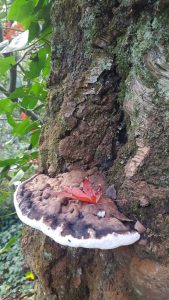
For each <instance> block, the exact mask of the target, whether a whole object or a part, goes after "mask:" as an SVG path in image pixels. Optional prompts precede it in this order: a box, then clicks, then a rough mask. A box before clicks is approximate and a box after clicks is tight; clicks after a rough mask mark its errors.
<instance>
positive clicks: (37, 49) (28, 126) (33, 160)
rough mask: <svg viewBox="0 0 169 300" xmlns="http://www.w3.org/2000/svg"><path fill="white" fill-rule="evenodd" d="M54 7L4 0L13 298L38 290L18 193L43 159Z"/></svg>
mask: <svg viewBox="0 0 169 300" xmlns="http://www.w3.org/2000/svg"><path fill="white" fill-rule="evenodd" d="M50 6H51V1H50V0H29V1H27V0H14V1H2V0H0V18H1V20H0V79H1V83H0V136H1V141H0V184H1V188H0V208H1V210H0V296H1V297H4V296H5V297H6V296H7V297H8V295H10V297H11V299H13V298H12V297H13V295H14V296H15V299H20V296H21V297H22V296H23V295H25V294H26V295H29V294H32V283H31V282H30V280H34V275H33V274H32V273H31V272H30V270H29V269H27V267H25V262H24V260H23V257H22V255H21V253H20V245H19V238H20V235H21V229H22V225H21V224H20V222H19V221H18V219H17V218H16V214H15V212H14V208H13V204H12V198H13V192H14V189H15V186H16V185H18V184H19V182H20V181H21V180H22V179H26V178H27V177H28V176H30V175H31V174H32V173H33V172H34V170H35V168H36V166H37V163H38V150H37V145H38V141H39V136H40V133H41V128H42V126H43V117H44V106H45V102H46V98H47V89H46V81H47V78H48V75H49V72H50V38H51V24H50V16H49V14H50ZM27 30H28V31H29V36H28V41H27V38H26V39H25V40H23V37H24V36H26V34H25V35H24V34H23V33H24V32H25V33H26V32H28V31H27ZM11 295H12V296H11Z"/></svg>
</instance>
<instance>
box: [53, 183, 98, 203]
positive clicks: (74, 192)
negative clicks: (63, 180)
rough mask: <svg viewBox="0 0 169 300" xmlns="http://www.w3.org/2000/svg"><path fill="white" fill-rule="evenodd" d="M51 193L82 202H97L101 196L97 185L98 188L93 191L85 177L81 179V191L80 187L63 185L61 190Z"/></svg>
mask: <svg viewBox="0 0 169 300" xmlns="http://www.w3.org/2000/svg"><path fill="white" fill-rule="evenodd" d="M53 195H54V196H61V197H65V198H69V199H73V200H79V201H82V202H88V203H97V202H98V201H99V199H100V198H101V196H102V190H101V187H100V186H99V188H98V190H97V191H94V190H93V188H92V185H91V183H90V181H89V179H88V178H85V179H84V180H83V191H82V190H81V189H80V188H75V187H69V186H64V188H63V191H61V192H54V193H53Z"/></svg>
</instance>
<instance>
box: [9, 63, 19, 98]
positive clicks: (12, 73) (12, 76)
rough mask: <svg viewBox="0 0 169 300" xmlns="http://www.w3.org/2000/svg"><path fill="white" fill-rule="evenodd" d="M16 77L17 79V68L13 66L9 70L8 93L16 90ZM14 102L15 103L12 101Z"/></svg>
mask: <svg viewBox="0 0 169 300" xmlns="http://www.w3.org/2000/svg"><path fill="white" fill-rule="evenodd" d="M16 77H17V66H16V65H13V66H12V67H11V68H10V83H9V93H12V92H14V91H15V89H16ZM14 102H16V101H14Z"/></svg>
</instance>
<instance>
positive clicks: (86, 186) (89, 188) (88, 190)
mask: <svg viewBox="0 0 169 300" xmlns="http://www.w3.org/2000/svg"><path fill="white" fill-rule="evenodd" d="M83 191H84V193H85V194H86V195H88V196H89V197H92V196H94V191H93V188H92V185H91V183H90V181H89V179H88V178H87V177H85V179H84V180H83Z"/></svg>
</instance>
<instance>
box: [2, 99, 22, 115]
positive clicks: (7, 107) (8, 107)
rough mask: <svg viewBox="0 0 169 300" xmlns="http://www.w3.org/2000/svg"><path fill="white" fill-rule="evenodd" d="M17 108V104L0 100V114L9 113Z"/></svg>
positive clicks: (7, 100) (8, 100)
mask: <svg viewBox="0 0 169 300" xmlns="http://www.w3.org/2000/svg"><path fill="white" fill-rule="evenodd" d="M17 106H18V105H17V103H14V102H12V101H11V100H10V99H2V100H0V114H7V113H11V112H12V111H13V110H14V108H16V107H17Z"/></svg>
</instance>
